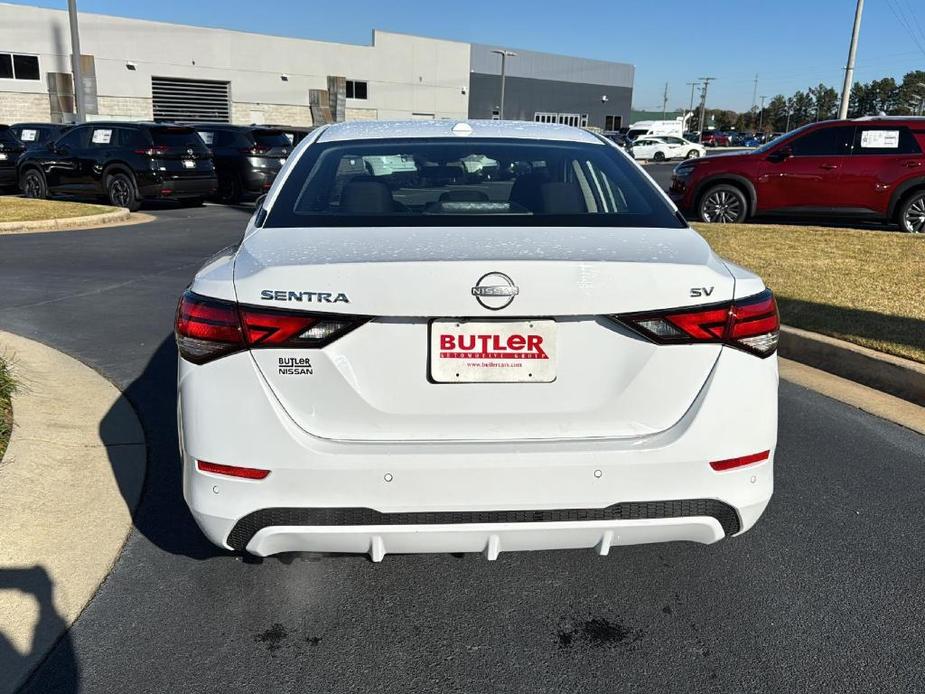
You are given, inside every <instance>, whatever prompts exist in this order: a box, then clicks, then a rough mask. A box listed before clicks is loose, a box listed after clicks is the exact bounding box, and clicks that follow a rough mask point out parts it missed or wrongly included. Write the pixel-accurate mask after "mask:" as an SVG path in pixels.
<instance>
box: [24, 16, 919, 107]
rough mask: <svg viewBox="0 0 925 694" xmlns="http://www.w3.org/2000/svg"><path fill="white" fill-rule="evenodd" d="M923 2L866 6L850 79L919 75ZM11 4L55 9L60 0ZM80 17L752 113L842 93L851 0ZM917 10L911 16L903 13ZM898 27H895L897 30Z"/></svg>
mask: <svg viewBox="0 0 925 694" xmlns="http://www.w3.org/2000/svg"><path fill="white" fill-rule="evenodd" d="M923 2H925V0H873V1H868V2H867V3H866V7H865V10H864V23H863V25H862V29H861V42H860V48H859V50H858V69H857V73H856V77H857V79H859V80H862V81H868V80H870V79H875V78H879V77H881V76H884V75H894V76H896V77H901V76H902V75H903V74H904V73H905V72H907V71H909V70H912V69H925V14H923V13H922V12H921V5H922V3H923ZM20 4H28V5H39V6H42V7H55V8H60V9H64V8H66V6H67V3H66V1H65V0H32V1H30V2H23V1H22V0H20ZM78 7H79V9H80V10H81V11H86V12H100V13H104V14H114V15H119V16H126V17H137V18H144V19H156V20H161V21H168V22H179V23H186V24H196V25H200V26H213V27H223V28H227V29H238V30H242V31H254V32H259V33H267V34H279V35H284V36H298V37H304V38H314V39H321V40H327V41H340V42H347V43H369V41H370V36H371V32H372V29H374V28H376V29H385V30H389V31H399V32H405V33H410V34H421V35H424V36H434V37H439V38H448V39H457V40H461V41H471V42H477V43H491V44H497V45H498V46H504V47H507V48H525V49H532V50H539V51H549V52H552V53H563V54H568V55H577V56H582V57H586V58H599V59H602V60H615V61H620V62H628V63H632V64H634V65H635V66H636V90H635V99H634V106H635V107H636V108H643V109H653V110H654V109H660V108H661V104H662V91H663V89H664V86H665V83H666V82H668V89H669V101H668V108H669V109H672V108H675V107H678V106H682V105H685V106H686V104H687V103H688V101H689V99H690V87H687V86H685V83H686V82H692V81H694V80H696V78H698V77H700V76H704V75H711V76H715V77H717V78H718V79H717V81H716V82H714V83H713V85H712V86H711V87H710V98H709V105H710V106H714V107H725V108H733V109H736V110H744V109H747V108H749V107H750V106H751V103H752V92H753V81H754V78H755V73H758V75H759V87H758V93H759V95H760V94H766V95H774V94H777V93H784V94H787V95H789V94H791V93H793V92H794V91H795V90H797V89H805V88H806V87H808V86H811V85H815V84H818V83H819V82H820V81H822V82H825V83H827V84H830V85H831V86H834V87H836V88H837V89H839V90H840V89H841V80H842V74H843V73H842V68H843V67H844V63H845V60H846V56H847V51H848V40H849V38H850V32H851V23H852V21H853V18H854V7H855V0H764V1H763V0H713V1H712V2H709V3H701V8H700V9H696V10H692V9H691V7H692V4H691V3H690V2H681V1H680V0H661V2H632V1H627V0H621V1H617V0H607V1H600V0H586V2H563V1H562V0H532V1H527V0H456V1H455V2H446V1H445V0H444V1H439V0H429V1H427V2H420V1H418V0H346V1H341V2H337V1H334V2H325V1H323V0H322V2H311V3H310V2H306V1H305V0H261V2H254V1H253V0H249V1H245V0H156V2H155V1H151V0H145V1H143V2H142V1H138V0H135V1H134V2H125V1H124V0H121V1H116V0H78ZM913 8H918V10H919V11H918V13H917V14H915V13H914V12H913ZM903 20H905V25H904V23H903Z"/></svg>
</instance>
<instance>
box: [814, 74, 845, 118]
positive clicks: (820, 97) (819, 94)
mask: <svg viewBox="0 0 925 694" xmlns="http://www.w3.org/2000/svg"><path fill="white" fill-rule="evenodd" d="M808 91H809V92H810V93H811V94H812V95H813V101H814V102H815V107H816V120H831V119H833V118H835V117H836V116H837V115H838V92H836V91H835V90H834V89H832V87H827V86H825V85H824V84H822V83H820V84H819V85H818V86H817V87H816V88H815V89H810V90H808Z"/></svg>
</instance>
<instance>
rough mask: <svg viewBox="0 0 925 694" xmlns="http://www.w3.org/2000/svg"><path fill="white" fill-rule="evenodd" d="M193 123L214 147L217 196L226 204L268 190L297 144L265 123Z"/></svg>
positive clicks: (209, 144)
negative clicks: (294, 144)
mask: <svg viewBox="0 0 925 694" xmlns="http://www.w3.org/2000/svg"><path fill="white" fill-rule="evenodd" d="M191 126H192V127H194V128H196V131H197V132H198V133H199V135H200V137H202V139H203V141H204V142H205V143H206V145H207V146H208V147H209V148H210V149H211V150H212V155H213V157H214V158H215V171H216V173H217V175H218V191H217V192H216V194H215V199H216V200H217V201H218V202H222V203H225V204H226V205H233V204H236V203H238V202H241V200H244V199H246V198H250V199H253V198H257V197H259V196H261V195H263V194H264V193H266V192H267V191H268V190H269V189H270V186H271V185H273V181H274V179H275V178H276V174H278V173H279V170H280V169H281V168H282V167H283V164H285V163H286V157H288V156H289V153H290V152H291V151H292V147H293V145H292V143H291V142H290V141H289V138H288V137H287V136H286V134H285V133H284V132H283V131H282V130H279V129H277V128H273V127H267V126H265V125H228V124H227V123H195V124H191Z"/></svg>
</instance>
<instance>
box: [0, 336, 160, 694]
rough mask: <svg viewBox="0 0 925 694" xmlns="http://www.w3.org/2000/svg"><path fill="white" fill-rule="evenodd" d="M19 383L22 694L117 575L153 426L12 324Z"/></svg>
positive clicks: (75, 364) (5, 340)
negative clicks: (106, 583)
mask: <svg viewBox="0 0 925 694" xmlns="http://www.w3.org/2000/svg"><path fill="white" fill-rule="evenodd" d="M0 355H3V357H4V359H5V360H7V361H8V362H9V363H10V365H11V367H12V371H13V374H14V378H16V380H17V383H18V387H19V390H18V391H17V393H15V394H14V397H13V418H14V420H13V423H14V428H13V435H12V437H11V439H10V445H9V448H8V449H7V451H6V454H5V456H4V458H3V460H2V461H0V640H3V639H5V640H6V642H7V644H8V647H7V648H4V649H0V672H2V673H4V674H3V676H2V677H0V693H2V694H6V692H13V691H15V690H16V689H17V687H19V686H20V685H21V684H22V683H23V681H24V680H25V679H26V677H28V675H29V673H30V672H31V671H32V670H33V669H34V668H35V667H36V666H37V665H38V664H39V663H40V662H41V660H42V659H43V658H44V657H45V655H46V654H47V653H48V651H49V650H50V649H51V648H52V647H53V646H54V645H55V643H56V642H57V641H58V639H59V638H60V637H61V635H62V634H63V633H64V632H65V631H66V630H67V629H68V628H69V627H70V625H71V624H72V623H73V622H74V620H75V619H77V617H78V616H79V615H80V613H81V611H82V610H83V609H84V607H85V606H86V605H87V603H88V602H89V601H90V599H91V598H92V597H93V595H94V594H95V593H96V591H97V589H98V588H99V586H100V584H101V583H102V582H103V581H104V580H105V579H106V576H107V575H108V574H109V571H110V569H111V568H112V566H113V563H114V562H115V560H116V559H117V557H118V556H119V553H120V551H121V549H122V546H123V544H124V543H125V539H126V537H127V536H128V533H129V531H130V530H131V527H132V511H133V510H134V508H135V506H136V505H137V503H138V498H139V496H140V494H141V488H142V484H143V481H144V472H145V442H144V433H143V431H142V428H141V424H140V423H139V422H138V418H137V417H136V415H135V412H134V410H133V409H132V407H131V405H129V403H128V401H127V400H126V399H125V398H124V397H123V396H122V394H121V393H120V392H119V390H118V389H116V388H115V386H113V385H112V384H111V383H109V381H107V380H106V379H104V378H103V377H101V376H100V375H99V374H97V373H96V372H95V371H93V370H92V369H90V368H89V367H87V366H85V365H84V364H82V363H80V362H79V361H77V360H76V359H73V358H71V357H69V356H67V355H65V354H63V353H61V352H59V351H57V350H54V349H52V348H50V347H46V346H45V345H42V344H40V343H38V342H34V341H32V340H28V339H26V338H23V337H19V336H17V335H12V334H10V333H5V332H0Z"/></svg>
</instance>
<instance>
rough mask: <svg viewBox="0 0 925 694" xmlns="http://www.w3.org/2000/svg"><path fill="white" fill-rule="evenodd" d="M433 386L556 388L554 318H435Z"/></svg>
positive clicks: (430, 349) (430, 332)
mask: <svg viewBox="0 0 925 694" xmlns="http://www.w3.org/2000/svg"><path fill="white" fill-rule="evenodd" d="M427 341H428V352H427V373H428V377H429V380H430V381H431V382H432V383H439V384H447V383H469V384H471V383H553V382H554V381H555V380H556V378H557V376H558V323H557V322H556V321H555V320H553V319H551V318H534V319H530V318H520V319H504V320H500V319H499V320H479V319H474V320H464V319H454V318H435V319H433V320H431V321H430V325H429V329H428V337H427Z"/></svg>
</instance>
